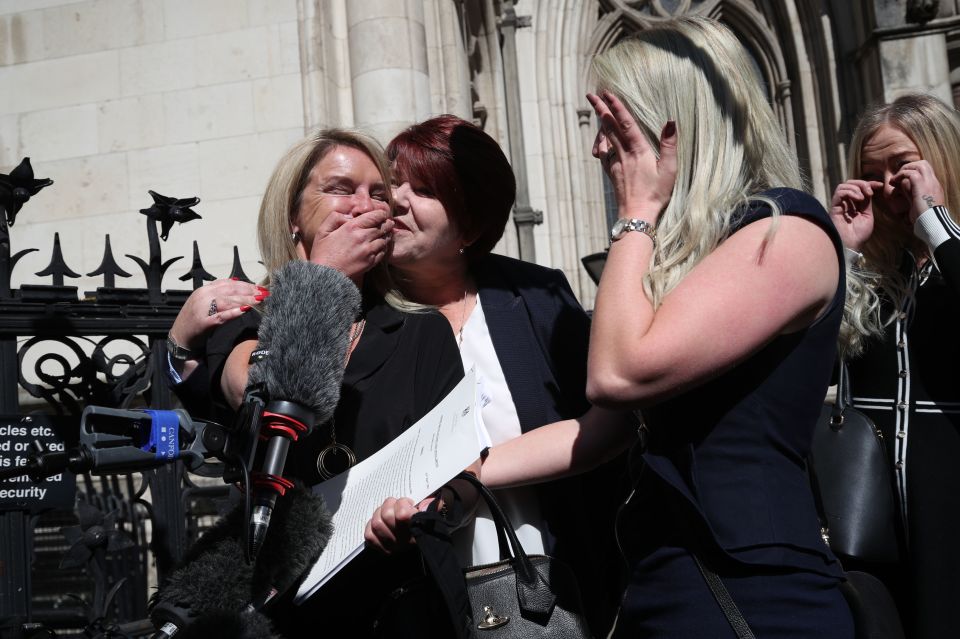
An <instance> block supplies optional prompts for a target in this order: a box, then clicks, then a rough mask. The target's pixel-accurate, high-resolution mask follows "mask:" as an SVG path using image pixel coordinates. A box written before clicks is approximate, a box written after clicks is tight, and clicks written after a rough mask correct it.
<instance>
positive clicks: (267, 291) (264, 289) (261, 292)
mask: <svg viewBox="0 0 960 639" xmlns="http://www.w3.org/2000/svg"><path fill="white" fill-rule="evenodd" d="M257 290H258V291H260V294H261V295H269V294H270V289H267V288H263V287H262V286H258V287H257Z"/></svg>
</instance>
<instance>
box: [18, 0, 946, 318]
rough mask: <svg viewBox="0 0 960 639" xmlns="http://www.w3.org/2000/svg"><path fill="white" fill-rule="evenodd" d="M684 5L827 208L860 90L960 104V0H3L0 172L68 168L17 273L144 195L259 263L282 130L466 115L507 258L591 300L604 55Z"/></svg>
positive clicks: (179, 240) (863, 94) (195, 235)
mask: <svg viewBox="0 0 960 639" xmlns="http://www.w3.org/2000/svg"><path fill="white" fill-rule="evenodd" d="M684 13H699V14H706V15H710V16H714V17H717V18H719V19H721V20H722V21H724V22H725V23H727V24H728V25H729V26H731V27H732V28H733V29H734V31H735V32H736V33H737V34H738V35H739V36H740V37H741V39H742V40H743V42H744V43H745V44H746V45H747V47H748V49H749V50H750V52H751V54H752V55H753V58H754V60H755V62H756V67H755V71H757V72H758V73H759V74H760V76H761V77H762V79H763V81H764V83H765V86H766V88H767V91H768V95H769V98H770V101H771V103H772V104H773V106H774V109H775V111H776V113H777V116H778V117H779V119H780V122H781V124H782V125H783V127H784V129H785V130H786V132H787V134H788V136H789V138H790V140H791V141H792V143H793V144H794V145H795V148H796V150H797V153H798V156H799V157H800V161H801V163H802V166H803V169H804V171H805V174H806V175H807V176H808V178H809V184H810V188H811V190H812V192H813V193H815V194H816V195H817V197H819V198H820V199H821V200H826V198H827V197H828V194H829V193H830V192H831V190H832V186H833V185H834V184H836V183H837V182H838V181H839V180H841V179H842V178H843V177H844V175H845V169H844V156H845V153H846V148H845V142H846V141H847V140H848V139H849V135H850V131H851V127H852V125H853V123H854V122H855V120H856V117H857V114H858V112H859V111H860V110H861V109H862V108H863V107H864V106H865V105H866V104H868V103H870V102H873V101H878V100H888V99H890V98H892V97H895V96H896V95H897V94H899V93H901V92H904V91H913V90H922V91H930V92H933V93H935V94H936V95H938V96H940V97H941V98H943V99H945V100H948V101H949V100H954V99H960V97H956V98H955V96H958V88H957V87H958V86H960V0H941V1H939V2H937V1H936V0H818V1H810V0H0V170H7V169H9V168H11V167H12V166H13V165H14V164H15V163H16V162H18V161H19V159H20V158H21V157H23V156H30V157H31V158H32V162H33V166H34V168H35V171H36V174H37V175H38V176H39V177H50V178H53V179H54V180H55V184H54V186H53V187H51V188H49V189H47V190H45V191H44V192H42V193H41V194H40V195H39V196H37V198H36V199H35V200H34V201H33V202H31V204H30V205H29V208H28V209H25V211H24V213H23V214H22V216H21V218H20V219H18V220H17V223H16V226H15V227H14V228H13V229H12V236H13V242H14V247H13V248H14V250H15V251H16V250H20V249H23V248H40V249H41V251H39V252H38V253H34V254H31V255H27V256H26V257H24V258H23V259H22V260H21V262H20V264H19V265H18V266H17V271H16V272H15V279H16V280H17V281H31V279H32V278H33V275H32V274H33V273H34V272H36V271H39V270H41V269H42V268H43V267H44V266H45V265H46V261H45V258H44V257H41V256H49V252H48V249H49V246H50V244H51V242H52V237H53V233H54V232H59V233H60V236H61V241H62V244H63V252H64V255H65V258H66V261H67V263H68V265H70V266H71V267H72V268H73V269H74V270H75V271H77V272H79V273H89V272H91V271H92V270H94V269H95V268H96V266H97V265H98V264H99V261H100V258H101V255H102V250H103V236H104V234H105V233H109V234H111V242H112V246H113V250H114V253H115V254H117V255H123V254H126V253H131V254H138V255H143V254H144V253H145V252H146V243H145V242H144V240H143V237H144V234H143V222H144V218H143V217H141V216H140V215H138V214H137V210H139V209H140V208H145V207H146V206H148V205H149V204H150V202H151V200H150V198H149V196H148V195H147V190H148V189H153V190H155V191H158V192H160V193H163V194H165V195H174V196H178V197H185V196H192V195H196V196H199V197H200V198H201V200H202V202H201V204H200V205H199V206H198V207H197V210H198V212H199V213H200V214H201V215H202V216H203V220H201V221H194V222H191V223H190V224H187V225H184V226H181V227H178V228H175V229H174V230H173V231H172V233H171V235H170V240H169V241H168V242H167V244H166V245H165V246H164V252H165V256H167V257H169V256H172V255H184V256H189V255H190V250H191V242H192V241H193V240H196V241H197V242H198V244H199V246H200V251H201V254H202V255H203V256H204V263H205V265H206V267H207V269H208V270H209V271H211V272H212V273H214V274H216V275H220V276H222V275H224V274H226V273H228V272H229V270H230V266H229V265H230V262H231V260H232V247H233V246H234V245H237V246H238V247H239V250H240V254H241V256H242V257H243V259H244V266H245V268H246V270H247V273H248V274H250V275H251V276H259V275H260V274H261V273H262V268H261V267H259V265H258V264H257V254H256V244H255V239H254V221H255V219H256V215H257V209H258V205H259V198H260V195H261V194H262V192H263V187H264V184H265V182H266V180H267V177H268V176H269V172H270V170H271V168H272V166H273V163H274V162H275V161H276V159H277V158H278V157H279V155H280V154H281V153H282V151H283V150H284V149H285V148H286V147H287V146H289V145H290V144H292V143H293V142H294V141H295V140H297V139H299V138H300V137H302V136H303V135H304V134H305V133H306V132H308V131H310V130H312V129H314V128H316V127H321V126H328V125H338V126H356V127H361V128H364V129H366V130H368V131H370V132H372V133H373V134H374V135H375V136H376V137H378V138H379V139H380V140H381V141H383V142H386V141H387V140H388V139H389V138H390V137H391V136H392V135H393V134H394V133H396V132H397V131H399V130H400V129H402V128H403V127H405V126H406V125H408V124H410V123H412V122H414V121H417V120H421V119H424V118H426V117H429V116H431V115H434V114H438V113H454V114H457V115H460V116H462V117H465V118H468V119H472V120H474V121H475V122H477V123H479V124H480V125H481V126H483V127H484V128H485V129H486V130H487V131H488V132H489V133H490V134H491V135H492V136H494V137H495V138H496V139H497V140H499V141H500V143H501V144H502V145H503V147H504V149H505V150H506V151H507V153H508V156H509V157H510V158H511V161H512V162H513V164H514V168H515V171H516V172H517V175H518V184H519V194H518V201H517V206H516V208H515V211H514V220H513V222H514V223H512V224H511V225H510V226H509V227H508V232H507V234H506V236H505V237H504V239H503V241H502V242H501V245H500V246H499V247H498V251H500V252H503V253H506V254H510V255H514V256H521V257H523V258H524V259H529V260H532V261H536V262H538V263H541V264H545V265H549V266H553V267H556V268H561V269H563V270H564V271H565V272H566V273H567V275H568V277H569V279H570V281H571V284H572V285H573V286H574V289H575V291H576V292H577V293H578V295H579V296H580V298H581V300H582V301H583V303H584V304H585V305H586V306H588V307H589V306H592V301H593V294H594V291H595V287H594V285H593V284H592V282H591V281H590V280H589V278H588V277H587V275H586V273H585V271H584V269H583V268H582V267H581V266H580V262H579V260H580V258H581V257H583V256H584V255H587V254H590V253H593V252H596V251H600V250H602V249H603V248H605V246H606V244H607V239H606V238H607V228H608V224H609V220H608V213H607V210H608V207H606V206H605V196H604V182H603V177H602V175H601V173H600V169H599V166H598V165H597V163H596V162H595V161H593V159H592V158H591V157H590V154H589V149H590V144H591V141H592V139H593V135H594V132H595V120H594V117H593V115H592V112H591V111H590V109H589V108H588V105H587V102H586V99H585V97H584V95H585V93H586V92H587V91H588V90H590V89H591V82H590V77H589V62H590V59H591V58H592V57H593V56H594V55H595V54H596V53H597V52H599V51H603V50H605V49H606V48H608V47H610V46H611V45H612V44H614V43H615V42H616V41H618V40H619V39H620V38H622V37H625V36H626V35H629V34H630V33H631V32H633V31H635V30H638V29H643V28H645V27H647V26H648V25H650V24H654V23H656V22H657V21H660V20H663V19H666V18H669V17H670V16H672V15H681V14H684ZM123 259H124V258H121V261H122V260H123ZM183 262H184V263H183V264H182V266H181V265H180V264H178V265H175V266H174V267H173V268H171V270H170V271H169V272H168V274H167V279H168V281H167V282H166V285H167V286H176V285H178V283H177V282H176V281H175V278H176V277H177V276H178V275H180V274H181V273H182V272H184V271H185V270H186V269H187V268H188V267H189V264H188V262H189V259H187V260H184V261H183ZM131 272H135V271H134V270H131ZM137 277H140V276H139V275H135V276H134V279H133V280H131V281H130V282H129V285H132V286H138V285H140V283H139V282H137V281H135V280H136V278H137ZM76 283H77V284H79V285H80V286H81V289H82V290H84V288H86V289H89V288H91V287H94V286H96V285H97V282H96V280H95V279H94V278H89V277H83V278H81V280H80V281H79V282H76Z"/></svg>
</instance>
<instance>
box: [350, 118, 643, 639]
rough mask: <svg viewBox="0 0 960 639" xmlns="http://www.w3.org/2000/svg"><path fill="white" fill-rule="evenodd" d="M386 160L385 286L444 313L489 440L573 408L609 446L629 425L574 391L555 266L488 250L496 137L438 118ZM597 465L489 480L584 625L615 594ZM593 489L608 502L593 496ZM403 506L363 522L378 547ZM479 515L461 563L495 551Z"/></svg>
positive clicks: (575, 328)
mask: <svg viewBox="0 0 960 639" xmlns="http://www.w3.org/2000/svg"><path fill="white" fill-rule="evenodd" d="M387 158H388V159H389V160H390V161H391V163H392V168H393V176H394V202H395V214H394V218H393V221H394V227H393V249H392V254H391V257H390V258H389V263H390V267H391V274H392V276H393V280H394V283H395V284H396V285H397V287H398V288H399V289H400V291H401V292H402V293H403V297H404V298H406V299H407V300H411V301H413V302H414V303H417V304H423V305H427V306H431V307H435V308H437V309H439V311H440V313H441V314H442V315H443V316H444V317H446V318H447V321H448V322H449V323H450V327H451V329H452V330H453V333H454V335H455V336H456V339H457V344H458V345H459V346H460V356H461V359H462V360H463V365H464V370H469V369H470V368H474V367H475V368H476V371H477V374H478V377H479V379H480V380H481V383H482V388H483V397H484V400H483V402H484V403H483V405H482V407H481V414H482V417H483V421H484V424H485V426H486V429H487V431H488V433H489V435H490V440H491V441H490V444H491V445H492V446H496V445H497V444H500V443H502V442H505V441H507V440H510V439H513V438H515V437H519V436H520V435H521V434H522V433H524V432H527V431H530V430H533V429H535V428H537V427H540V426H542V425H544V424H549V423H552V422H558V421H564V420H569V421H570V422H571V423H576V422H575V421H574V420H577V419H580V420H588V421H590V422H591V424H595V427H594V428H585V429H583V431H584V432H587V433H589V436H591V437H594V436H596V437H610V436H612V437H614V438H615V439H617V440H619V441H620V442H622V445H620V446H619V447H617V446H613V447H611V448H610V449H609V450H610V455H609V456H610V457H613V456H615V455H616V454H617V452H619V450H623V449H624V448H625V447H626V446H627V445H628V444H629V439H630V437H631V435H633V434H634V433H635V429H633V428H630V427H629V423H630V420H628V419H625V418H623V417H622V416H621V415H620V414H618V413H611V412H607V411H604V410H602V409H595V408H591V407H590V405H589V403H588V402H587V400H586V398H585V396H584V393H585V389H586V361H587V343H588V340H589V331H590V322H589V319H588V317H587V315H586V313H585V312H584V311H583V309H582V308H581V306H580V304H579V303H578V302H577V300H576V298H575V297H574V295H573V292H572V291H571V289H570V285H569V284H568V283H567V279H566V277H564V275H563V273H562V272H561V271H559V270H554V269H549V268H546V267H543V266H538V265H536V264H531V263H528V262H522V261H520V260H516V259H512V258H509V257H504V256H502V255H495V254H493V253H491V251H492V249H493V248H494V246H495V245H496V243H497V242H498V241H499V240H500V238H501V236H502V235H503V232H504V228H505V227H506V224H507V220H508V217H509V214H510V208H511V207H512V206H513V202H514V198H515V194H516V183H515V179H514V175H513V171H512V169H511V168H510V164H509V162H508V161H507V158H506V157H505V156H504V154H503V151H502V150H501V149H500V146H499V145H498V144H497V142H496V141H495V140H493V138H491V137H490V136H489V135H487V134H486V133H484V132H483V131H482V130H481V129H480V128H478V127H476V126H474V125H473V124H471V123H469V122H466V121H464V120H462V119H460V118H457V117H454V116H451V115H443V116H439V117H436V118H433V119H430V120H427V121H425V122H422V123H420V124H416V125H414V126H412V127H410V128H408V129H406V130H405V131H403V132H402V133H400V134H399V135H398V136H397V137H396V138H394V140H393V141H392V142H391V143H390V144H389V145H388V147H387ZM600 472H601V473H606V474H605V477H606V478H607V482H605V483H604V484H603V486H602V488H601V487H599V486H598V487H597V489H595V490H589V492H588V489H587V488H586V487H587V486H588V485H591V484H589V482H599V481H600V474H594V475H588V476H586V477H585V478H572V479H566V480H563V481H558V482H552V483H548V484H542V485H538V486H525V487H518V488H510V489H506V490H502V491H498V501H499V502H500V503H501V505H502V506H504V509H505V510H506V511H507V513H508V515H509V516H510V519H511V521H512V522H513V523H514V526H515V527H516V528H517V531H518V534H519V536H520V539H521V542H522V543H523V545H524V548H525V549H526V550H527V552H549V553H554V554H557V555H559V556H561V557H563V558H564V559H565V560H567V561H568V562H569V563H571V564H573V565H574V567H575V569H577V571H578V573H579V576H580V579H581V582H582V584H583V586H584V587H582V590H583V592H584V595H585V598H586V599H587V601H586V603H587V607H588V613H589V616H590V617H591V619H590V621H591V625H592V626H593V627H594V629H595V631H596V632H597V633H598V635H599V634H602V633H604V632H605V631H606V630H607V629H608V626H609V620H610V618H611V617H612V612H613V610H614V609H615V607H616V603H617V601H616V596H617V595H618V594H619V593H618V592H617V591H616V584H615V583H611V582H612V581H613V580H611V579H610V578H609V575H610V573H609V571H607V570H605V560H606V559H612V558H613V551H612V550H611V551H610V554H609V557H600V556H597V554H596V552H597V550H598V549H600V552H605V551H606V550H607V549H612V548H614V547H615V542H614V539H613V537H612V535H611V536H610V539H609V540H606V539H605V535H607V534H609V531H610V530H611V529H612V522H613V517H614V510H615V505H616V503H617V499H618V497H620V496H622V495H618V494H617V493H616V491H615V490H613V489H612V485H611V484H610V482H609V478H610V477H611V474H613V473H615V472H616V471H615V470H613V469H611V468H607V469H603V470H601V471H600ZM597 494H601V495H607V496H608V497H609V499H608V500H606V501H603V500H601V501H603V503H602V504H600V503H598V500H597V497H596V495H597ZM571 503H577V504H580V505H582V507H583V508H585V509H589V508H590V507H591V506H594V507H596V513H594V514H592V515H591V514H590V513H589V512H588V510H583V511H581V516H578V517H571V516H570V510H569V505H570V504H571ZM578 507H579V506H578ZM414 512H416V505H415V504H413V502H412V501H410V500H409V499H401V500H388V501H387V502H386V503H385V504H384V506H383V507H381V508H380V509H379V510H378V511H377V512H376V513H375V514H374V517H373V519H372V520H371V522H370V524H369V526H368V530H367V540H368V542H369V543H370V544H372V545H374V546H378V547H380V548H382V549H384V550H386V551H390V550H393V549H394V548H395V547H397V546H398V545H401V544H402V545H406V543H407V539H406V538H405V536H404V535H401V534H399V533H398V532H397V531H398V528H396V522H398V521H399V522H404V521H405V520H407V519H408V518H409V517H410V516H411V515H412V514H413V513H414ZM487 515H488V513H486V512H485V509H482V510H480V511H479V512H478V513H477V517H476V519H475V521H474V522H473V523H472V524H471V525H470V526H469V527H468V528H466V529H465V530H462V531H458V535H457V537H458V539H457V540H456V541H458V542H459V543H460V545H461V548H460V550H461V560H462V561H466V562H469V563H471V564H479V563H486V562H490V561H497V560H498V559H499V558H500V553H499V546H498V543H497V536H496V532H495V530H494V528H493V524H492V521H491V520H490V519H489V517H488V516H487ZM604 517H606V519H607V520H608V521H604V520H603V518H604ZM585 522H586V523H585ZM402 528H403V526H402V525H401V527H400V529H402ZM601 538H603V539H601ZM604 541H608V542H609V543H603V542H604ZM565 551H568V552H566V553H565ZM605 587H606V588H607V590H606V591H605Z"/></svg>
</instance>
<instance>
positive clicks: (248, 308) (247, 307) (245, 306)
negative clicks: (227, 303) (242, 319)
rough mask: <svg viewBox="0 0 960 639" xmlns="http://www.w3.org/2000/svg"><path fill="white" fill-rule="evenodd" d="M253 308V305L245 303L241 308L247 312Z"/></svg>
mask: <svg viewBox="0 0 960 639" xmlns="http://www.w3.org/2000/svg"><path fill="white" fill-rule="evenodd" d="M251 308H253V307H252V306H247V305H246V304H244V305H243V306H241V307H240V310H241V311H243V312H244V313H246V312H247V311H249V310H250V309H251Z"/></svg>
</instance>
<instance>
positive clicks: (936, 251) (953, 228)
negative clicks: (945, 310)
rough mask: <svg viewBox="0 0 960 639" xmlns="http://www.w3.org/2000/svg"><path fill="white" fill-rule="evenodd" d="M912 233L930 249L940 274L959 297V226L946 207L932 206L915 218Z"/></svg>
mask: <svg viewBox="0 0 960 639" xmlns="http://www.w3.org/2000/svg"><path fill="white" fill-rule="evenodd" d="M913 231H914V233H915V234H916V236H917V237H919V238H920V239H921V240H923V241H924V242H925V243H926V244H927V246H928V247H929V248H930V254H931V255H933V261H934V262H935V263H936V265H937V268H938V269H939V270H940V273H941V274H942V275H943V277H944V278H945V279H946V280H947V282H949V283H950V286H951V287H952V288H953V290H954V291H955V292H956V293H957V295H960V225H958V224H957V222H956V221H954V219H953V218H952V217H950V212H949V211H947V209H946V207H944V206H932V207H930V208H929V209H927V210H926V211H924V212H923V213H922V214H921V215H920V217H918V218H917V221H916V223H915V224H914V226H913Z"/></svg>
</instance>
